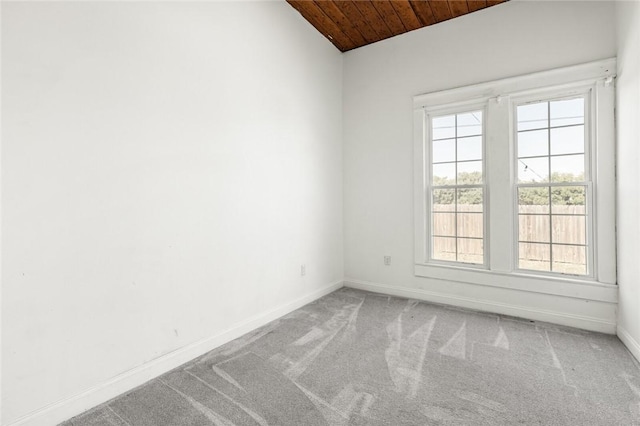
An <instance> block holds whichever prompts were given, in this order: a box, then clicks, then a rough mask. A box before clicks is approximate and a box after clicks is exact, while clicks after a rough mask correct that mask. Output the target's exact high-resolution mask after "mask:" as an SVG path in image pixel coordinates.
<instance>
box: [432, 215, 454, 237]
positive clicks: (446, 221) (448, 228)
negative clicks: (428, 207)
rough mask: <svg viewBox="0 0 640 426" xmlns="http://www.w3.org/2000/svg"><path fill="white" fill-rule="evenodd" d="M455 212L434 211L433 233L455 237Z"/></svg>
mask: <svg viewBox="0 0 640 426" xmlns="http://www.w3.org/2000/svg"><path fill="white" fill-rule="evenodd" d="M455 230H456V214H455V213H436V212H434V213H433V230H432V233H433V235H438V236H443V237H447V236H451V237H455V236H456V233H455Z"/></svg>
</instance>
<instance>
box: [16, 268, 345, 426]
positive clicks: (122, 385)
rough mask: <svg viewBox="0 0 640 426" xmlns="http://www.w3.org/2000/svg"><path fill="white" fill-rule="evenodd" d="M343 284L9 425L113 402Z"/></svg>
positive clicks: (38, 424)
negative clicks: (116, 398)
mask: <svg viewBox="0 0 640 426" xmlns="http://www.w3.org/2000/svg"><path fill="white" fill-rule="evenodd" d="M342 287H343V281H342V280H340V281H337V282H334V283H332V284H330V285H328V286H326V287H324V288H322V289H320V290H317V291H315V292H313V293H311V294H308V295H306V296H303V297H301V298H298V299H296V300H294V301H292V302H289V303H285V304H284V305H281V306H279V307H277V308H275V309H272V310H270V311H267V312H263V313H260V314H258V315H255V316H253V317H251V318H248V319H247V320H245V321H242V322H239V323H237V324H235V325H233V326H232V327H230V328H229V329H227V330H226V331H223V332H221V333H219V334H216V335H214V336H211V337H207V338H204V339H202V340H200V341H197V342H195V343H191V344H190V345H187V346H184V347H182V348H180V349H176V350H174V351H172V352H169V353H167V354H165V355H162V356H160V357H159V358H156V359H154V360H152V361H149V362H147V363H145V364H143V365H141V366H139V367H136V368H133V369H131V370H129V371H126V372H124V373H121V374H119V375H117V376H115V377H113V378H111V379H109V380H107V381H106V382H103V383H101V384H99V385H97V386H94V387H92V388H89V389H87V390H85V391H84V392H81V393H79V394H76V395H74V396H72V397H70V398H66V399H63V400H61V401H58V402H55V403H53V404H50V405H48V406H46V407H43V408H41V409H39V410H36V411H34V412H32V413H29V414H27V415H25V416H23V417H20V418H19V419H17V420H15V421H14V422H13V423H11V424H9V425H8V426H18V425H20V426H27V425H28V426H50V425H55V424H58V423H60V422H62V421H65V420H67V419H70V418H72V417H74V416H77V415H78V414H81V413H82V412H84V411H86V410H88V409H90V408H93V407H95V406H97V405H100V404H102V403H104V402H106V401H109V400H111V399H113V398H115V397H116V396H118V395H120V394H122V393H124V392H127V391H129V390H131V389H133V388H135V387H137V386H140V385H142V384H144V383H145V382H147V381H149V380H151V379H154V378H156V377H158V376H160V375H162V374H164V373H166V372H168V371H170V370H172V369H174V368H176V367H179V366H180V365H182V364H184V363H185V362H188V361H191V360H193V359H195V358H197V357H199V356H201V355H203V354H205V353H207V352H209V351H211V350H212V349H215V348H217V347H218V346H221V345H223V344H225V343H227V342H230V341H231V340H233V339H236V338H238V337H240V336H242V335H244V334H246V333H248V332H250V331H253V330H255V329H256V328H258V327H262V326H263V325H265V324H267V323H269V322H271V321H273V320H275V319H278V318H280V317H282V316H284V315H286V314H288V313H290V312H292V311H294V310H296V309H298V308H301V307H302V306H304V305H306V304H308V303H311V302H313V301H314V300H316V299H319V298H320V297H322V296H325V295H327V294H329V293H332V292H333V291H335V290H338V289H339V288H342Z"/></svg>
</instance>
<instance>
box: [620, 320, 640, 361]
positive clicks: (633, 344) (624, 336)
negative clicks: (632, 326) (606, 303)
mask: <svg viewBox="0 0 640 426" xmlns="http://www.w3.org/2000/svg"><path fill="white" fill-rule="evenodd" d="M617 331H618V337H619V338H620V340H622V343H624V345H625V346H626V347H627V349H629V352H631V354H632V355H633V356H634V357H635V358H636V359H637V360H638V362H640V342H638V341H637V340H636V339H634V338H633V337H632V336H631V334H629V332H628V331H627V330H625V329H624V328H622V327H620V326H618V330H617Z"/></svg>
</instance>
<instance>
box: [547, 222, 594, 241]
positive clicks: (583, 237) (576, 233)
mask: <svg viewBox="0 0 640 426" xmlns="http://www.w3.org/2000/svg"><path fill="white" fill-rule="evenodd" d="M551 220H552V224H553V242H554V243H564V244H586V243H587V227H586V217H585V216H556V215H554V216H552V218H551Z"/></svg>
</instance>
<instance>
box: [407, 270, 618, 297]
mask: <svg viewBox="0 0 640 426" xmlns="http://www.w3.org/2000/svg"><path fill="white" fill-rule="evenodd" d="M414 273H415V275H416V276H419V277H425V278H433V279H439V280H443V281H455V282H461V283H465V284H473V285H482V286H489V287H499V288H506V289H510V290H517V291H524V292H529V293H540V294H550V295H556V296H563V297H569V298H574V299H584V300H592V301H598V302H605V303H617V302H618V288H617V286H616V285H615V284H610V283H603V282H599V281H594V280H591V279H580V278H577V277H567V278H564V277H555V276H546V275H535V274H528V273H525V272H522V271H517V272H508V271H504V272H503V271H499V272H498V271H491V270H487V269H479V268H472V267H464V266H454V265H436V264H419V263H417V264H415V268H414Z"/></svg>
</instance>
